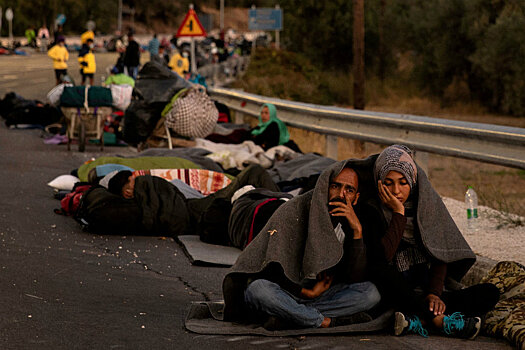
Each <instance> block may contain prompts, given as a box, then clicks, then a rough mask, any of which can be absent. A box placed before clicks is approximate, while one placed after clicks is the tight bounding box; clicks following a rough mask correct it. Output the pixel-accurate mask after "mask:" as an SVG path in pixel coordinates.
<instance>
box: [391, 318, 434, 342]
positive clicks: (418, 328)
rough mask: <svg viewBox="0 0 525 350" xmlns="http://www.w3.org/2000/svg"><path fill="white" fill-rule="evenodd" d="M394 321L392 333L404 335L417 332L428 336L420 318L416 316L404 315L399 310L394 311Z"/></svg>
mask: <svg viewBox="0 0 525 350" xmlns="http://www.w3.org/2000/svg"><path fill="white" fill-rule="evenodd" d="M395 318H396V319H395V322H394V334H395V335H404V334H407V333H414V334H419V335H421V336H423V337H425V338H427V337H428V331H427V330H426V329H425V328H423V325H422V324H421V320H420V319H419V317H417V316H405V315H403V314H402V313H401V312H396V314H395Z"/></svg>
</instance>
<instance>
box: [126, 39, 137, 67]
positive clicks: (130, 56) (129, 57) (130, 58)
mask: <svg viewBox="0 0 525 350" xmlns="http://www.w3.org/2000/svg"><path fill="white" fill-rule="evenodd" d="M139 64H140V47H139V44H138V43H137V42H136V41H135V40H131V41H130V42H129V44H128V47H126V52H125V54H124V65H125V66H126V67H136V66H138V65H139Z"/></svg>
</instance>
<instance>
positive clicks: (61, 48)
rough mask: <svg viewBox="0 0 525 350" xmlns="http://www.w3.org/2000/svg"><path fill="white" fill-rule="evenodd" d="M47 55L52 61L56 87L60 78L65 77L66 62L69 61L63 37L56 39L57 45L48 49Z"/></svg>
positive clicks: (60, 80)
mask: <svg viewBox="0 0 525 350" xmlns="http://www.w3.org/2000/svg"><path fill="white" fill-rule="evenodd" d="M47 55H48V56H49V57H51V59H52V60H53V68H54V69H55V77H56V79H57V85H58V84H60V83H61V82H62V77H63V76H65V75H67V63H66V61H67V60H69V52H68V51H67V48H66V44H65V39H64V37H63V36H59V37H57V44H56V45H55V46H53V47H52V48H51V49H49V51H48V52H47Z"/></svg>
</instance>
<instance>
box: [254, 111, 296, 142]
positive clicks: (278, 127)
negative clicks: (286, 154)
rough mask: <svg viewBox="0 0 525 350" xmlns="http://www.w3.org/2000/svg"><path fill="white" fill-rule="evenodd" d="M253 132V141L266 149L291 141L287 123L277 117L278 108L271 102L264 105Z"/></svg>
mask: <svg viewBox="0 0 525 350" xmlns="http://www.w3.org/2000/svg"><path fill="white" fill-rule="evenodd" d="M251 133H252V137H253V142H255V143H256V144H257V145H259V146H261V147H262V148H263V149H264V150H265V151H266V150H267V149H269V148H272V147H275V146H279V145H286V143H288V142H289V141H290V134H289V133H288V129H287V128H286V125H285V124H284V123H283V122H282V121H281V120H280V119H278V118H277V110H276V109H275V106H274V105H273V104H271V103H265V104H263V105H262V108H261V114H260V115H259V124H257V126H256V127H255V128H254V129H253V130H252V131H251ZM286 146H287V145H286Z"/></svg>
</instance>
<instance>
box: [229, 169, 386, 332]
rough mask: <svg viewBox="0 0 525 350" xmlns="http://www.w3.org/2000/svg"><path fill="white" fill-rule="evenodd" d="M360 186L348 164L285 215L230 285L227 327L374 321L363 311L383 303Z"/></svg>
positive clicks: (249, 252)
mask: <svg viewBox="0 0 525 350" xmlns="http://www.w3.org/2000/svg"><path fill="white" fill-rule="evenodd" d="M358 182H359V180H358V175H357V173H356V171H355V170H353V169H352V168H349V167H347V162H339V163H335V164H334V165H332V166H331V167H330V168H328V169H327V170H325V171H324V172H323V173H322V174H321V176H320V177H319V180H318V181H317V184H316V186H315V188H314V189H313V190H311V191H309V192H307V193H305V194H303V195H300V196H298V197H295V198H293V199H291V200H289V201H288V202H286V203H285V204H283V205H281V206H280V207H279V209H278V210H277V211H276V212H275V213H274V215H273V216H272V217H271V218H270V220H269V221H268V223H267V224H266V226H265V227H264V228H263V229H262V231H261V232H260V233H259V235H258V236H257V237H256V238H255V239H254V241H252V242H251V243H250V244H249V245H248V246H247V247H246V249H245V250H244V251H243V253H242V254H241V255H240V256H239V258H238V260H237V262H236V263H235V265H234V266H233V267H232V270H231V271H230V273H228V275H227V276H226V277H225V279H224V282H223V293H224V300H225V309H224V320H226V321H241V322H253V321H256V322H257V321H259V322H261V321H262V322H264V327H265V328H267V329H269V330H275V329H285V328H316V327H322V328H325V327H334V326H338V325H346V324H351V323H362V322H368V321H371V320H372V318H371V317H370V316H369V315H368V314H366V313H365V312H364V311H367V310H369V309H371V308H372V307H374V306H375V305H376V304H378V303H379V301H380V295H379V292H378V290H377V289H376V287H375V286H374V284H372V283H371V282H369V281H366V260H367V259H366V249H365V244H364V241H363V235H366V232H362V227H361V223H360V221H359V219H358V217H357V216H356V214H355V211H354V208H353V207H354V205H356V203H357V201H358V199H359V192H358ZM254 315H256V316H255V317H254Z"/></svg>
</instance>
